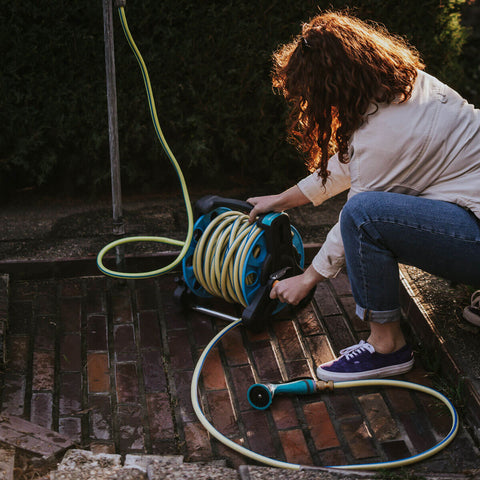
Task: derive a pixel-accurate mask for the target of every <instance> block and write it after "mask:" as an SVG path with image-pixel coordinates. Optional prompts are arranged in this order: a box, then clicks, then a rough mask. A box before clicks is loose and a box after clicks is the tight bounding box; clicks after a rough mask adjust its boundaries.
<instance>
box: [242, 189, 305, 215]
mask: <svg viewBox="0 0 480 480" xmlns="http://www.w3.org/2000/svg"><path fill="white" fill-rule="evenodd" d="M247 202H248V203H250V204H252V205H253V209H252V210H251V211H250V214H249V215H248V221H249V222H250V223H252V222H254V221H255V219H256V218H257V217H258V215H260V214H262V213H268V212H283V211H284V210H288V209H289V208H293V207H299V206H300V205H305V204H307V203H309V200H308V198H307V197H306V196H305V195H304V194H303V193H302V191H301V190H300V189H299V188H298V186H297V185H294V186H293V187H291V188H289V189H288V190H285V191H284V192H282V193H279V194H278V195H265V196H264V197H252V198H249V199H247Z"/></svg>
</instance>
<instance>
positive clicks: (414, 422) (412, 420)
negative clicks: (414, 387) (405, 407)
mask: <svg viewBox="0 0 480 480" xmlns="http://www.w3.org/2000/svg"><path fill="white" fill-rule="evenodd" d="M398 416H399V418H400V421H401V423H402V425H403V427H404V429H405V431H406V433H407V435H408V438H409V439H410V442H411V443H412V445H413V447H414V448H415V452H414V453H415V454H417V453H420V452H423V451H424V450H427V449H429V448H430V447H433V446H434V445H435V439H434V437H433V433H432V430H431V426H430V425H429V424H428V422H427V421H426V419H425V414H424V413H423V412H418V413H410V414H405V413H400V414H399V415H398Z"/></svg>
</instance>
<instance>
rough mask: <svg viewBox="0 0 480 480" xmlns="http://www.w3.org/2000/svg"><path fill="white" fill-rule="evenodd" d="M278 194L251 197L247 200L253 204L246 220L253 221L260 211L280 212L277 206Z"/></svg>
mask: <svg viewBox="0 0 480 480" xmlns="http://www.w3.org/2000/svg"><path fill="white" fill-rule="evenodd" d="M279 197H280V195H265V196H263V197H251V198H249V199H247V202H248V203H250V204H251V205H253V208H252V210H250V213H249V215H248V221H249V222H250V223H253V222H254V221H255V219H256V218H257V217H258V216H259V215H261V214H262V213H268V212H281V211H282V210H281V208H279V205H278V204H279Z"/></svg>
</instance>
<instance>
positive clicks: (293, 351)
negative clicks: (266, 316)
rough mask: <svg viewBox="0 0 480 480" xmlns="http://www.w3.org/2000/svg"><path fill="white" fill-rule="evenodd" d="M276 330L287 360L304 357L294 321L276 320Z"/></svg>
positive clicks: (279, 343)
mask: <svg viewBox="0 0 480 480" xmlns="http://www.w3.org/2000/svg"><path fill="white" fill-rule="evenodd" d="M274 331H275V334H276V336H277V339H278V345H279V347H280V350H281V352H282V355H283V358H284V359H285V360H288V361H292V360H296V359H299V358H302V359H303V358H304V354H303V350H302V346H301V345H300V341H299V339H298V335H297V332H296V330H295V327H294V325H293V323H292V322H276V323H275V324H274Z"/></svg>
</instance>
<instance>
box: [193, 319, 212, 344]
mask: <svg viewBox="0 0 480 480" xmlns="http://www.w3.org/2000/svg"><path fill="white" fill-rule="evenodd" d="M190 318H191V322H192V325H193V329H192V330H193V339H194V341H195V344H196V345H197V346H199V347H205V346H206V345H208V343H209V342H210V340H211V339H212V338H213V337H214V336H215V332H214V331H213V327H212V319H211V317H209V316H207V315H204V314H200V313H196V312H192V313H191V314H190Z"/></svg>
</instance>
